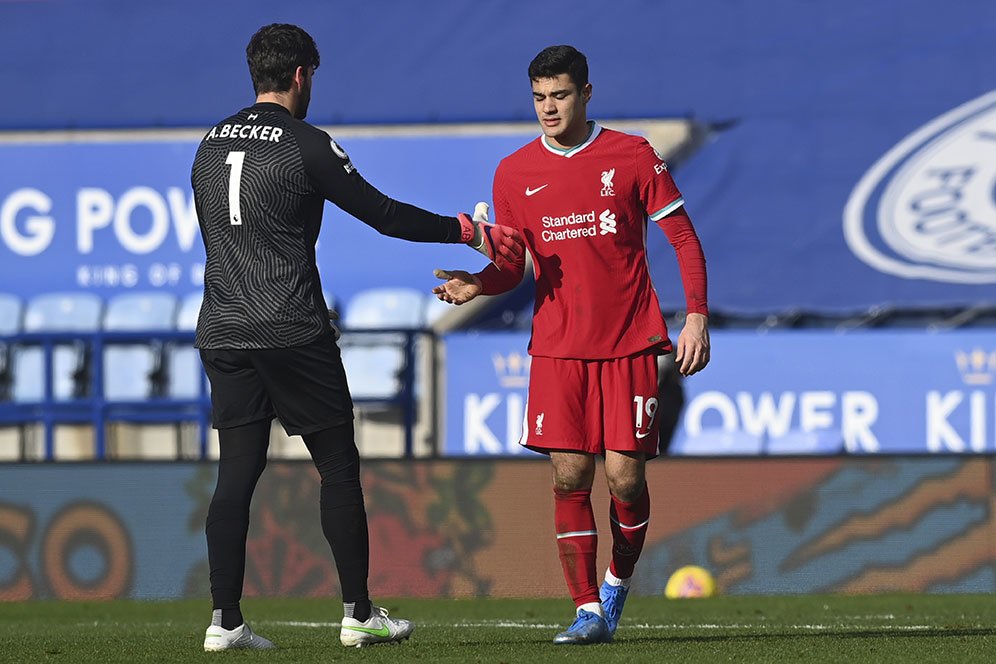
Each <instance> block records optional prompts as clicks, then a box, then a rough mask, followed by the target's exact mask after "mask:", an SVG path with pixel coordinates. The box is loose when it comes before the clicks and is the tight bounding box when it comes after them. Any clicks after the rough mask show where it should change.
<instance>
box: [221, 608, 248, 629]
mask: <svg viewBox="0 0 996 664" xmlns="http://www.w3.org/2000/svg"><path fill="white" fill-rule="evenodd" d="M244 622H245V619H244V618H243V617H242V610H241V609H222V610H221V626H222V627H224V628H225V629H235V628H236V627H238V626H239V625H241V624H242V623H244Z"/></svg>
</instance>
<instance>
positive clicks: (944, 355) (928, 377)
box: [444, 331, 996, 455]
mask: <svg viewBox="0 0 996 664" xmlns="http://www.w3.org/2000/svg"><path fill="white" fill-rule="evenodd" d="M527 343H528V337H527V335H525V334H498V333H495V334H475V335H467V334H459V335H457V334H454V335H450V336H449V337H447V338H446V358H447V386H446V394H447V398H446V406H447V419H446V423H447V427H446V437H445V445H444V451H445V453H446V454H449V455H506V454H519V453H520V451H519V448H518V444H517V441H518V437H519V435H520V433H521V430H522V428H521V427H522V424H521V423H522V419H523V414H524V408H525V400H526V388H527V385H528V377H527V374H528V367H529V361H528V357H527V356H525V349H526V346H527ZM684 389H685V408H684V410H683V413H682V417H681V422H680V424H679V426H678V430H677V432H676V434H675V438H674V440H673V441H672V444H671V448H670V452H669V453H670V454H673V455H758V454H838V453H848V454H894V453H904V454H905V453H913V454H950V453H956V454H964V453H969V454H971V453H992V452H994V451H996V337H994V336H993V335H992V334H991V333H986V332H965V331H961V332H947V333H926V332H919V331H894V332H885V331H876V332H861V333H851V334H835V333H832V332H805V331H794V332H790V333H781V332H779V333H769V334H756V333H753V332H735V331H717V332H715V333H714V334H713V337H712V362H711V363H710V365H709V366H708V367H707V368H706V369H705V370H704V371H703V372H701V373H700V374H697V375H695V376H692V377H690V378H688V379H686V380H685V381H684Z"/></svg>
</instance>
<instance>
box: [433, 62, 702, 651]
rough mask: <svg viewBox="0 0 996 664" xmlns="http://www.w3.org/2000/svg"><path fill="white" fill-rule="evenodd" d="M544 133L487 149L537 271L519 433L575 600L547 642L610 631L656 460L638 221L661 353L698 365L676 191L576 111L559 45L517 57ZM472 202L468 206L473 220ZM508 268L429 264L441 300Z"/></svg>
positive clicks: (503, 279) (641, 157) (495, 278)
mask: <svg viewBox="0 0 996 664" xmlns="http://www.w3.org/2000/svg"><path fill="white" fill-rule="evenodd" d="M529 78H530V80H531V82H532V94H533V103H534V106H535V111H536V116H537V118H538V119H539V122H540V125H541V127H542V130H543V136H541V137H539V138H538V139H536V140H534V141H532V142H530V143H529V144H527V145H526V146H525V147H523V148H521V149H520V150H518V151H517V152H515V153H513V154H512V155H510V156H509V157H506V158H505V159H503V160H502V162H501V164H500V165H499V166H498V170H497V172H496V173H495V179H494V204H495V212H496V213H497V221H498V222H499V223H500V224H501V225H502V226H500V227H505V226H512V227H514V228H517V229H518V230H519V231H520V232H521V233H522V236H523V238H524V239H525V242H526V247H527V249H528V250H529V253H530V254H531V256H532V259H533V267H534V269H535V272H536V303H535V305H534V309H533V324H532V337H531V339H530V342H529V352H530V354H531V355H532V356H533V357H532V365H531V369H530V374H529V399H528V405H527V408H526V417H525V426H524V430H523V434H522V440H521V441H520V442H521V443H522V444H523V445H525V446H526V447H528V448H530V449H533V450H536V451H538V452H542V453H545V454H548V455H549V456H550V460H551V461H552V463H553V496H554V515H555V517H554V518H555V524H554V525H555V535H556V542H557V550H558V552H559V555H560V559H561V562H562V564H563V570H564V577H565V579H566V581H567V587H568V589H569V590H570V593H571V597H572V599H573V600H574V604H575V607H576V612H575V619H574V622H573V624H571V626H570V627H569V628H568V629H566V630H565V631H563V632H561V633H560V634H557V635H556V636H555V637H554V643H558V644H589V643H601V642H606V641H611V640H612V638H613V635H614V634H615V631H616V627H617V626H618V624H619V619H620V616H621V615H622V609H623V604H624V603H625V601H626V596H627V594H628V592H629V587H630V583H631V580H632V577H633V572H634V569H635V566H636V561H637V559H638V558H639V556H640V552H641V550H642V549H643V542H644V539H645V537H646V533H647V525H648V523H649V520H650V494H649V492H648V489H647V486H646V480H645V468H646V460H647V459H649V458H652V457H654V456H657V454H658V452H659V450H658V431H659V420H660V418H659V417H658V405H659V403H660V401H659V397H658V391H657V356H658V355H661V354H665V353H669V352H671V351H672V347H671V342H670V340H669V339H668V332H667V328H666V327H665V325H664V318H663V317H662V316H661V310H660V305H659V304H658V301H657V294H656V292H655V291H654V287H653V284H652V283H651V281H650V274H649V272H648V270H647V251H646V234H647V227H648V219H649V220H651V221H654V222H656V224H657V225H658V226H659V227H660V228H661V229H662V230H663V231H664V233H665V234H666V235H667V237H668V239H669V240H670V242H671V244H672V245H673V246H674V248H675V251H676V252H677V256H678V265H679V267H680V270H681V279H682V282H683V284H684V290H685V299H686V303H687V307H688V315H687V318H686V320H685V327H684V330H682V332H681V335H680V336H679V337H678V343H677V350H676V354H675V363H676V365H677V368H678V370H679V371H680V372H681V373H682V374H683V375H686V376H687V375H691V374H694V373H696V372H697V371H699V370H701V369H702V368H703V367H705V366H706V364H707V363H708V361H709V330H708V307H707V304H706V269H705V258H704V257H703V254H702V247H701V245H700V243H699V238H698V236H697V235H696V233H695V230H694V228H693V227H692V224H691V222H690V221H689V219H688V215H687V214H686V213H685V207H684V199H683V198H682V196H681V193H680V192H679V191H678V189H677V187H676V186H675V184H674V181H673V180H672V179H671V175H670V173H668V170H667V166H666V165H665V164H664V161H663V159H662V158H661V156H660V155H659V154H657V153H656V152H655V150H654V149H653V148H652V147H651V146H650V144H649V143H647V141H646V140H645V139H643V138H640V137H638V136H631V135H628V134H623V133H620V132H616V131H611V130H608V129H603V128H601V127H600V126H599V125H597V124H595V123H594V122H589V121H588V120H587V114H586V108H587V104H588V101H589V100H590V98H591V84H590V83H589V82H588V63H587V61H586V60H585V57H584V55H582V54H581V53H579V52H578V51H576V50H575V49H574V48H572V47H570V46H552V47H550V48H547V49H545V50H544V51H542V52H541V53H540V54H539V55H537V56H536V58H535V59H534V60H533V61H532V63H531V64H530V65H529ZM482 213H483V210H479V211H478V215H479V216H482ZM523 271H524V262H521V261H520V262H518V263H516V264H515V267H514V269H503V270H497V269H495V268H494V267H492V266H488V267H487V268H485V269H484V270H483V271H482V272H480V273H478V274H476V275H472V274H468V273H467V272H464V271H460V270H450V271H446V270H438V271H437V273H436V274H437V276H439V277H441V278H443V279H445V280H446V281H445V282H444V283H442V284H440V285H438V286H437V287H436V288H435V289H433V292H435V293H436V295H437V296H438V297H439V298H440V299H441V300H445V301H447V302H452V303H455V304H462V303H464V302H467V301H469V300H471V299H473V298H474V297H476V296H477V295H481V294H483V295H493V294H497V293H501V292H504V291H507V290H510V289H512V288H514V287H515V286H516V285H517V284H518V283H519V281H520V280H521V279H522V275H523ZM595 455H601V456H604V457H605V475H606V480H607V483H608V487H609V493H610V494H611V497H612V500H611V506H610V509H609V530H610V532H611V534H612V560H611V562H610V564H609V569H608V570H607V571H606V573H605V576H604V581H603V583H602V584H601V587H599V584H598V577H597V574H596V569H597V568H596V563H595V551H596V541H597V532H596V527H595V517H594V514H593V512H592V507H591V487H592V483H593V481H594V476H595Z"/></svg>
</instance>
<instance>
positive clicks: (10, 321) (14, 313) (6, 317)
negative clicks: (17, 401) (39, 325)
mask: <svg viewBox="0 0 996 664" xmlns="http://www.w3.org/2000/svg"><path fill="white" fill-rule="evenodd" d="M22 309H23V305H22V303H21V299H20V298H19V297H16V296H14V295H8V294H6V293H0V336H10V335H12V334H17V333H18V332H20V331H21V317H22V314H23V311H22ZM11 380H12V375H11V369H10V345H9V344H6V343H4V342H3V341H0V401H6V400H8V399H10V384H11Z"/></svg>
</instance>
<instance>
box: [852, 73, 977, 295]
mask: <svg viewBox="0 0 996 664" xmlns="http://www.w3.org/2000/svg"><path fill="white" fill-rule="evenodd" d="M844 237H845V238H846V240H847V244H848V246H849V247H850V248H851V251H853V252H854V253H855V255H857V256H858V258H860V259H861V260H863V261H864V262H865V263H867V264H869V265H871V266H872V267H873V268H875V269H877V270H880V271H882V272H887V273H889V274H894V275H897V276H900V277H905V278H907V279H931V280H933V281H946V282H955V283H965V284H985V283H996V90H993V91H992V92H990V93H988V94H985V95H983V96H981V97H979V98H978V99H974V100H972V101H970V102H968V103H967V104H964V105H962V106H959V107H958V108H955V109H954V110H952V111H949V112H948V113H945V114H944V115H942V116H940V117H938V118H936V119H934V120H932V121H931V122H929V123H927V124H926V125H924V126H923V127H921V128H920V129H918V130H917V131H915V132H913V133H912V134H910V135H909V136H907V137H906V138H904V139H903V140H902V141H901V142H900V143H899V144H898V145H896V146H895V147H894V148H892V149H891V150H890V151H889V152H888V153H886V154H885V156H883V157H882V158H881V159H879V160H878V162H877V163H876V164H875V165H874V166H872V168H871V169H870V170H869V171H868V172H867V173H865V175H864V177H862V178H861V181H860V182H858V185H857V186H856V187H855V188H854V191H852V192H851V196H850V198H849V199H848V201H847V205H846V207H845V208H844Z"/></svg>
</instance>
